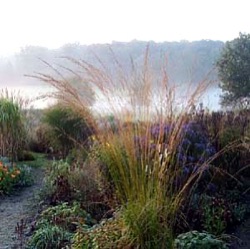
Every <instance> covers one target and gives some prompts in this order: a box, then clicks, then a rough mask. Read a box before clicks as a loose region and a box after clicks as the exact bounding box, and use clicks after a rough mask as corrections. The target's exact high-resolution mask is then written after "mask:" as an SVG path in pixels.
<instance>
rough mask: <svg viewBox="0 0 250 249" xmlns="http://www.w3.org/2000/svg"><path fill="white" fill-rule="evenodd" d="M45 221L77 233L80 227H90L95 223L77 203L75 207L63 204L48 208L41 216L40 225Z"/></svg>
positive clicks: (74, 204)
mask: <svg viewBox="0 0 250 249" xmlns="http://www.w3.org/2000/svg"><path fill="white" fill-rule="evenodd" d="M44 221H45V222H49V223H51V224H53V225H57V226H59V227H61V228H63V229H65V230H67V231H71V232H73V231H75V230H76V228H77V227H78V226H86V227H89V226H92V225H94V223H95V221H94V220H93V219H92V218H91V216H90V215H89V214H88V213H87V212H86V211H85V210H84V209H83V208H82V207H81V206H80V204H79V203H77V202H74V203H73V205H69V204H68V203H62V204H60V205H57V206H54V207H49V208H47V209H46V210H44V211H43V212H42V214H41V221H40V223H43V222H44ZM38 224H39V223H38Z"/></svg>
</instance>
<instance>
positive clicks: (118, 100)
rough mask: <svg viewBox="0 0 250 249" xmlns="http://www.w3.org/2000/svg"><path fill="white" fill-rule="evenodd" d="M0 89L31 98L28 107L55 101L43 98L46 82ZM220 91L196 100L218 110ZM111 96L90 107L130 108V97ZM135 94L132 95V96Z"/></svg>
mask: <svg viewBox="0 0 250 249" xmlns="http://www.w3.org/2000/svg"><path fill="white" fill-rule="evenodd" d="M0 88H1V89H7V90H8V91H9V92H12V93H16V94H19V95H20V96H21V97H22V98H25V99H29V100H31V102H30V104H29V107H32V108H38V109H43V108H46V107H48V106H50V105H51V104H53V103H54V102H55V100H54V99H52V98H48V97H47V98H45V97H44V96H45V95H46V94H49V93H52V92H53V91H55V89H53V87H51V86H49V85H46V84H34V85H19V86H7V85H3V84H2V85H1V84H0ZM221 93H222V91H221V89H220V88H218V87H213V88H211V89H208V90H207V91H206V92H204V93H203V94H202V96H201V98H200V99H199V100H198V101H197V105H199V103H202V104H203V107H204V108H206V109H209V110H210V111H218V110H220V104H219V100H220V95H221ZM116 94H117V95H115V94H113V95H112V96H109V97H107V96H104V95H102V94H101V93H98V94H97V95H96V97H95V98H96V99H95V102H94V104H93V106H92V107H91V109H92V110H93V111H95V112H97V113H99V114H108V113H112V112H114V111H123V110H128V111H129V110H132V109H133V106H132V105H133V104H132V103H131V97H129V96H125V94H124V93H116ZM134 97H136V96H133V97H132V98H134ZM188 97H189V96H186V97H185V98H184V97H179V99H178V102H179V103H182V104H185V101H187V99H188ZM161 103H162V102H161V100H159V98H158V96H156V95H155V97H153V98H152V102H151V104H152V109H157V108H158V107H159V105H160V104H161Z"/></svg>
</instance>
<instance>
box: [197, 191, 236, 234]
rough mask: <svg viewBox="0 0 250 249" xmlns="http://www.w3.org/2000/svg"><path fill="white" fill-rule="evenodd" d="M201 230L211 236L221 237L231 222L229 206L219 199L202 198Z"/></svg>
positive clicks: (231, 216) (231, 215)
mask: <svg viewBox="0 0 250 249" xmlns="http://www.w3.org/2000/svg"><path fill="white" fill-rule="evenodd" d="M201 205H202V224H203V228H204V229H205V230H206V231H207V232H209V233H212V234H216V235H221V234H222V233H223V232H225V230H226V228H227V227H228V225H229V224H231V223H232V221H233V214H232V211H231V209H230V207H229V204H228V203H227V202H226V200H225V199H223V198H220V197H209V196H205V195H204V196H203V199H202V202H201Z"/></svg>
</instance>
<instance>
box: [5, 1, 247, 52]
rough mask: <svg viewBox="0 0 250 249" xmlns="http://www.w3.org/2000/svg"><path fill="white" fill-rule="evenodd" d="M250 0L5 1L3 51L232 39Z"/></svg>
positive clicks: (242, 23)
mask: <svg viewBox="0 0 250 249" xmlns="http://www.w3.org/2000/svg"><path fill="white" fill-rule="evenodd" d="M249 11H250V0H237V1H236V0H165V1H164V0H0V34H1V35H0V55H4V56H5V55H9V54H14V53H16V52H18V51H19V50H20V48H21V47H25V46H27V45H35V46H44V47H48V48H58V47H60V46H62V45H63V44H66V43H74V42H79V43H80V44H91V43H111V42H112V41H131V40H134V39H136V40H145V41H150V40H153V41H156V42H162V41H180V40H189V41H193V40H201V39H210V40H222V41H227V40H232V39H234V38H235V37H237V36H238V34H239V32H243V33H250V14H249Z"/></svg>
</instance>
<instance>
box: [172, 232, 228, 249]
mask: <svg viewBox="0 0 250 249" xmlns="http://www.w3.org/2000/svg"><path fill="white" fill-rule="evenodd" d="M175 245H176V249H226V248H228V247H227V245H226V243H225V242H224V241H222V240H220V239H218V238H216V237H215V236H214V235H211V234H209V233H206V232H203V233H201V232H198V231H190V232H187V233H183V234H180V235H178V236H177V238H176V239H175Z"/></svg>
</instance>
